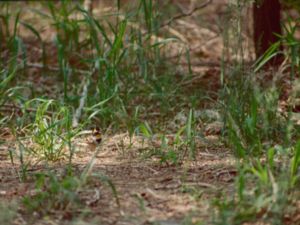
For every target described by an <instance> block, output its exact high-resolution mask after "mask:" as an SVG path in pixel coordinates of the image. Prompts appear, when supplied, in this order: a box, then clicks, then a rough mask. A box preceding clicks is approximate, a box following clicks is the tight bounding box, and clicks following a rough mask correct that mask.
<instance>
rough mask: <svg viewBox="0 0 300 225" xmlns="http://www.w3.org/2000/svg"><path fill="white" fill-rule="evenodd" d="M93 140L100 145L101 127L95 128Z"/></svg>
mask: <svg viewBox="0 0 300 225" xmlns="http://www.w3.org/2000/svg"><path fill="white" fill-rule="evenodd" d="M92 135H93V136H92V138H93V141H94V142H95V143H97V144H100V143H101V141H102V134H101V130H100V128H99V127H94V128H93V133H92Z"/></svg>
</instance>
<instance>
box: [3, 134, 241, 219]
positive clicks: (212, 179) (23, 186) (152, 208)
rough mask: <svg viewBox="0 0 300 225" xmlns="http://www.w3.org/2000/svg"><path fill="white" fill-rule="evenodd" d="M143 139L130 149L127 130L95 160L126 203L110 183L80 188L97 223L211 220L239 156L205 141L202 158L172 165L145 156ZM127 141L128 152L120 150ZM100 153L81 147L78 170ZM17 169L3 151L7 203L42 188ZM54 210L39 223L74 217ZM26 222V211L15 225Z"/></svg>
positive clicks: (34, 169)
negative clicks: (213, 205)
mask: <svg viewBox="0 0 300 225" xmlns="http://www.w3.org/2000/svg"><path fill="white" fill-rule="evenodd" d="M140 140H141V137H135V138H134V140H133V142H132V143H133V145H131V146H130V148H128V145H127V144H128V137H127V135H126V134H122V135H117V136H113V137H109V138H108V139H107V141H106V143H103V144H102V147H101V150H100V151H99V153H98V154H97V155H96V157H95V158H94V166H93V173H96V174H101V175H106V176H107V177H109V178H110V179H111V181H112V183H113V184H114V185H115V187H116V190H117V197H118V199H119V203H120V204H119V205H118V204H117V202H116V196H114V195H113V192H112V190H111V188H110V187H109V186H107V185H106V184H105V183H104V182H101V181H100V182H99V181H97V180H94V179H93V180H92V181H91V182H89V183H88V185H86V186H85V187H84V189H82V190H80V196H81V198H82V201H83V202H84V206H85V207H87V208H88V209H89V210H90V212H91V215H92V216H91V215H90V221H91V222H93V221H94V222H97V223H96V224H99V223H98V222H99V221H101V222H102V223H103V224H128V225H129V224H155V222H157V223H156V224H164V225H167V224H170V225H176V224H181V222H182V220H183V219H187V218H191V219H192V220H193V221H197V220H201V221H205V219H208V215H209V213H208V212H209V210H210V203H211V200H212V198H216V197H217V194H218V193H220V191H221V190H223V191H224V193H226V192H230V191H231V190H232V188H233V181H234V177H235V175H236V170H235V169H234V158H233V156H232V155H231V154H230V153H229V151H228V150H226V149H224V148H220V147H218V146H213V145H211V146H208V145H201V144H200V145H199V152H198V155H197V158H196V160H194V161H191V160H187V161H186V162H184V163H182V164H180V165H167V164H166V163H160V162H159V160H158V159H155V158H152V159H149V158H148V159H146V158H145V157H143V156H142V153H143V151H145V148H143V147H142V146H141V144H140V143H141V142H140ZM121 143H122V145H123V150H122V149H121V148H120V145H121ZM126 146H127V147H126ZM98 147H99V146H98ZM98 147H97V146H96V148H98ZM2 153H3V150H2ZM95 153H96V152H95V146H90V145H89V144H87V145H86V146H84V147H82V146H80V147H78V149H77V150H76V155H75V157H74V160H73V167H74V170H75V171H76V173H78V174H81V173H82V171H83V170H84V168H85V167H86V166H87V165H88V163H89V162H90V160H91V158H93V156H94V154H95ZM17 164H18V163H16V164H15V166H14V167H15V168H16V167H17ZM14 167H13V166H12V164H11V162H10V160H9V157H8V155H7V156H6V157H5V156H4V154H2V158H1V164H0V181H1V182H0V199H1V201H2V202H5V201H8V202H11V201H12V200H16V199H20V198H22V196H24V195H31V194H33V193H34V192H35V191H36V190H35V187H34V185H33V183H32V182H30V180H29V181H28V182H25V183H21V182H19V180H18V176H17V174H16V172H15V170H14ZM63 168H65V161H64V160H62V161H61V162H59V163H54V164H52V165H48V166H47V170H50V171H54V172H55V174H62V173H63ZM42 171H45V165H44V166H43V165H37V166H35V167H32V168H31V169H30V171H29V173H33V172H42ZM78 210H79V211H80V210H81V209H78ZM53 213H54V215H53V216H52V217H51V218H48V219H46V220H45V218H43V219H37V220H36V221H35V223H34V224H62V219H63V220H66V221H68V220H70V219H72V217H73V216H74V215H72V214H71V213H70V212H69V211H68V210H65V211H62V212H61V211H60V212H53ZM27 216H29V215H27ZM87 218H89V216H88V217H87ZM48 220H49V221H48ZM85 220H86V218H85ZM25 221H28V220H26V215H21V214H19V215H18V219H17V220H16V221H15V224H28V223H26V222H25ZM65 223H66V222H65ZM83 224H84V223H83ZM92 224H93V223H92Z"/></svg>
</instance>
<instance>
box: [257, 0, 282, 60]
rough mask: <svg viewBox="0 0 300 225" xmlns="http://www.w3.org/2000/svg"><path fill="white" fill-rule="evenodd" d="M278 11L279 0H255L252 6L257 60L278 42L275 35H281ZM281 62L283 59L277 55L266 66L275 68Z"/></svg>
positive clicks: (279, 7) (279, 8) (279, 6)
mask: <svg viewBox="0 0 300 225" xmlns="http://www.w3.org/2000/svg"><path fill="white" fill-rule="evenodd" d="M280 10H281V5H280V3H279V0H256V2H255V3H254V5H253V18H254V45H255V53H256V57H257V58H259V57H260V56H262V55H263V54H264V53H265V52H266V50H268V48H269V47H270V46H271V45H272V44H274V43H275V42H277V41H278V40H279V38H278V37H277V36H276V35H275V34H279V35H281V25H280ZM280 49H282V46H280ZM282 61H283V57H282V56H281V55H277V56H276V57H273V58H272V59H271V60H270V61H269V62H268V65H269V66H276V65H279V64H281V63H282Z"/></svg>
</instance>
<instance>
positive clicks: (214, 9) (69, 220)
mask: <svg viewBox="0 0 300 225" xmlns="http://www.w3.org/2000/svg"><path fill="white" fill-rule="evenodd" d="M172 2H173V1H172ZM178 2H179V3H178V7H179V8H181V9H182V10H183V11H188V10H187V9H192V8H193V7H194V5H193V4H192V3H190V1H178ZM191 2H196V1H191ZM21 4H22V3H21ZM226 4H227V1H225V0H224V1H221V0H219V1H218V2H217V3H213V4H210V5H208V6H207V7H206V8H205V9H203V10H199V11H197V12H195V13H193V14H191V15H189V16H185V17H184V18H182V19H177V20H176V21H175V20H174V22H173V23H172V26H169V27H165V28H164V29H165V30H166V32H168V34H170V36H174V37H176V38H177V39H178V40H180V41H179V42H175V43H170V44H168V45H166V46H167V47H164V48H162V49H161V50H162V52H164V54H165V55H164V56H165V57H166V58H168V59H169V61H168V63H169V65H176V70H177V71H176V73H177V74H176V75H178V74H179V76H184V74H187V73H189V70H191V71H190V72H191V74H192V76H191V79H187V80H185V81H184V82H183V83H182V86H181V88H182V90H183V92H185V93H184V94H186V95H187V96H188V95H189V94H190V93H191V92H193V91H197V90H200V91H201V92H203V93H205V96H206V97H207V99H211V100H212V102H217V98H218V92H219V90H220V86H221V84H220V82H221V81H220V80H221V78H220V74H221V70H222V67H221V63H220V62H221V57H222V54H224V52H223V50H224V37H223V36H222V35H223V33H222V32H223V29H226V28H224V27H222V22H223V21H222V20H223V19H224V17H225V16H226ZM21 6H22V5H21ZM33 7H34V6H33ZM36 7H37V6H36ZM94 7H95V9H94V14H95V15H98V14H100V13H109V12H110V11H111V10H112V9H111V7H110V4H109V3H108V4H107V5H105V4H104V6H103V7H99V6H98V7H96V6H94ZM25 8H26V7H25ZM29 8H30V7H29ZM35 9H37V8H35ZM25 11H26V10H25ZM26 12H27V13H24V14H23V15H22V16H21V18H22V21H26V22H32V21H35V16H34V15H33V14H34V13H33V12H34V11H30V10H28V11H26ZM246 13H250V12H249V11H247V12H246ZM199 18H201V20H202V21H200V22H199ZM222 18H223V19H222ZM47 23H49V21H48V22H47V21H43V20H40V21H38V22H36V23H35V24H34V26H35V29H37V30H39V31H40V36H41V38H42V39H43V41H44V42H45V43H47V44H46V45H45V49H46V52H47V64H48V66H49V68H48V69H49V70H50V72H49V73H48V74H47V75H49V74H50V76H41V74H42V73H43V70H42V68H41V49H40V45H39V44H37V42H36V37H35V35H33V34H32V32H30V31H29V30H28V29H26V27H20V34H21V36H22V38H23V39H24V46H25V48H26V49H27V63H28V68H26V69H27V72H26V75H27V76H26V77H22V76H20V79H19V81H20V83H21V84H22V82H23V83H24V84H25V83H30V85H31V88H32V90H34V91H35V92H36V93H37V94H36V95H38V94H39V93H41V96H47V98H53V99H55V98H57V96H59V95H60V96H61V95H62V87H63V84H62V82H58V80H57V78H55V77H53V76H51V75H52V74H54V73H58V71H57V68H58V62H57V54H58V50H57V49H56V48H55V46H54V44H53V42H52V40H53V35H54V34H56V30H55V29H54V28H53V27H52V26H50V25H49V24H47ZM128 24H129V25H128V26H132V27H134V26H135V24H133V23H132V24H130V23H129V22H128ZM250 24H251V21H246V24H245V27H247V26H250ZM27 28H28V27H27ZM248 28H249V27H248ZM249 29H250V28H249ZM245 30H247V28H246V29H245ZM248 35H249V33H246V34H243V37H244V41H243V45H244V48H245V52H244V54H245V58H247V60H249V62H250V61H252V60H253V55H254V54H253V47H252V44H251V40H250V39H249V37H248ZM158 38H160V37H158ZM184 48H187V49H189V50H190V51H189V53H190V57H189V59H187V58H185V57H182V58H180V60H178V54H182V51H181V50H182V49H184ZM6 53H7V52H6V51H2V56H1V57H3V55H4V58H5V55H6ZM225 54H228V55H230V54H231V52H230V51H228V52H225ZM72 57H74V62H73V61H72V60H73V58H72ZM227 59H230V57H228V58H227ZM233 60H235V59H233ZM129 61H130V60H129ZM76 63H77V61H76V54H75V53H74V55H71V56H70V64H71V65H72V66H74V67H76ZM78 64H79V69H82V68H80V63H78ZM226 66H229V65H225V67H226ZM83 69H84V68H83ZM223 69H224V68H223ZM174 77H175V75H174ZM174 80H175V79H174ZM200 91H199V92H200ZM146 94H147V93H146ZM184 97H186V96H184ZM199 102H200V101H199ZM133 103H139V104H141V105H143V104H144V105H146V108H147V107H148V108H147V110H148V111H149V114H151V115H152V117H150V118H149V117H147V116H148V115H145V116H144V115H142V117H143V116H144V118H146V117H147V122H148V123H149V124H150V125H151V126H153V127H154V126H161V127H162V129H161V130H164V131H165V130H167V132H166V134H165V136H164V138H165V139H163V138H162V136H161V135H160V134H158V133H157V134H156V133H154V134H152V135H151V137H145V136H143V135H136V134H135V135H130V134H129V132H126V131H124V130H125V129H124V126H123V127H122V126H120V127H122V128H123V129H120V131H118V132H115V131H114V132H110V130H109V128H108V129H107V130H105V131H103V132H104V133H102V142H101V143H95V142H94V141H90V140H91V139H93V138H94V137H93V134H91V132H90V130H88V132H87V133H89V134H88V135H86V136H85V137H77V138H74V139H73V140H72V143H71V145H72V147H73V148H74V155H73V156H72V161H71V162H72V163H71V165H72V166H71V167H72V177H74V180H72V179H73V178H72V179H71V180H67V178H66V177H68V176H67V173H68V172H67V168H66V165H68V164H69V162H70V161H69V158H68V151H69V150H68V149H67V148H66V149H64V151H65V152H63V154H62V157H60V158H59V160H56V161H55V162H49V161H47V160H44V159H40V158H38V157H36V155H26V156H25V155H22V154H23V153H22V148H23V147H24V148H30V147H31V145H33V143H32V142H31V141H32V139H30V138H29V141H28V140H25V141H24V142H23V141H22V135H23V133H22V131H21V133H20V136H19V137H20V139H18V138H16V134H14V133H13V129H11V127H10V126H11V124H9V125H7V126H6V127H3V126H2V127H0V141H2V142H3V143H1V146H0V219H1V218H2V221H3V224H4V223H7V224H14V225H19V224H33V225H34V224H36V225H38V224H45V225H46V224H49V225H50V224H74V225H75V224H78V225H79V224H82V225H83V224H109V225H113V224H116V225H122V224H124V225H142V224H143V225H151V224H152V225H179V224H186V225H191V224H209V223H210V222H211V219H212V217H213V215H214V213H216V212H215V209H214V207H212V205H213V204H214V202H216V201H218V199H223V198H224V196H225V198H226V196H227V195H228V196H229V195H231V196H232V195H233V193H234V191H235V190H234V189H235V178H236V176H237V174H238V172H237V167H236V164H237V161H238V160H237V158H236V157H234V153H233V151H232V149H229V148H228V147H227V146H226V145H225V142H224V140H223V137H222V135H221V129H222V126H223V123H222V122H223V121H221V120H220V115H219V112H218V109H216V108H217V106H216V105H214V104H212V103H211V102H209V101H203V102H201V103H199V105H197V106H200V107H199V108H197V110H196V112H199V113H198V114H199V115H200V114H201V113H202V114H203V113H204V112H205V113H206V114H210V115H208V117H209V119H208V122H203V120H201V119H200V118H199V116H198V117H197V116H195V120H196V121H197V123H198V124H197V125H196V126H197V128H199V130H201V132H202V133H203V135H204V136H203V137H198V136H197V137H195V139H194V140H195V155H194V157H190V154H191V152H190V151H189V150H187V149H185V148H187V147H182V146H181V147H182V148H181V149H180V151H181V152H180V153H178V155H176V156H174V155H167V153H166V152H165V151H164V150H165V149H163V148H166V149H168V150H170V149H172V147H174V146H175V147H176V144H174V143H175V142H176V141H175V139H176V138H177V137H178V134H177V132H178V129H180V128H181V127H183V126H184V125H185V124H186V123H187V120H188V118H187V116H186V114H188V113H187V112H188V110H189V108H190V105H191V104H190V103H187V102H183V103H182V106H183V107H182V108H181V105H179V110H178V108H176V106H174V111H173V112H172V110H170V112H169V113H170V114H169V115H165V116H164V118H161V117H160V118H159V119H157V118H156V115H160V111H159V107H158V105H159V104H156V102H154V103H153V102H152V104H149V102H143V98H140V99H139V98H137V100H136V102H133ZM7 106H8V107H10V106H11V107H12V108H10V109H9V108H7V107H6V108H5V109H3V110H7V111H14V115H17V116H18V114H22V113H21V112H19V111H21V109H20V108H18V107H17V106H16V105H14V104H8V105H7ZM14 107H16V108H14ZM172 107H173V106H172ZM175 109H176V110H177V111H175ZM30 110H31V109H30ZM32 111H33V112H36V110H35V109H32ZM8 114H9V113H8ZM196 114H197V113H196ZM166 116H167V117H168V118H165V117H166ZM210 116H211V117H210ZM158 117H159V116H158ZM176 119H178V120H179V122H178V121H175V120H176ZM16 120H17V119H16ZM180 120H183V121H180ZM96 122H98V121H96ZM202 122H203V124H201V123H202ZM178 123H179V124H178ZM174 124H175V125H174ZM26 129H27V128H26V127H25V128H24V130H25V133H26ZM87 129H89V127H87ZM157 130H160V129H157ZM179 136H180V135H179ZM3 140H4V141H3ZM165 140H167V142H166V143H164V141H165ZM162 149H163V150H162ZM167 152H169V153H170V152H171V153H172V151H167ZM64 153H65V154H64ZM23 157H24V158H23ZM180 157H181V158H180ZM192 158H193V159H192ZM24 162H26V163H25V164H24ZM22 171H26V172H25V174H22ZM41 174H48V175H47V176H49V177H48V178H49V179H50V178H51V176H52V175H49V174H53V176H55V177H56V178H57V179H61V180H60V181H61V182H62V185H66V186H63V188H65V189H63V190H67V189H68V185H69V183H68V182H70V183H71V185H72V182H74V183H76V182H78V180H76V179H77V178H78V179H79V180H80V182H81V181H82V180H84V179H85V178H86V177H85V175H88V176H89V178H87V180H86V181H85V182H84V184H81V183H80V184H79V185H78V183H77V186H76V188H75V189H72V188H71V190H72V191H71V192H70V193H69V192H68V193H65V194H66V196H68V195H69V194H70V195H71V197H70V196H69V198H68V200H67V201H66V202H64V199H61V198H63V197H64V196H65V195H63V196H61V195H60V194H57V193H56V192H55V188H56V187H53V189H51V188H52V186H51V185H52V183H55V182H56V181H53V180H51V179H50V181H51V182H52V183H51V182H50V181H49V180H48V178H47V179H46V183H44V186H43V188H49V189H47V191H48V192H49V190H50V192H51V191H52V194H53V196H50V197H49V196H48V197H49V198H47V201H45V202H38V201H39V200H38V199H35V200H33V198H32V199H31V200H30V201H32V203H33V204H40V205H38V206H39V207H38V208H39V210H35V211H38V212H35V211H34V212H28V211H27V210H26V209H25V207H24V204H19V203H20V201H22V199H23V198H24V196H27V197H28V196H29V197H33V196H35V195H36V194H37V193H38V192H39V191H40V189H39V188H40V186H38V185H39V182H44V180H38V179H39V178H40V177H41ZM23 175H24V176H26V179H24V180H22V179H21V177H22V178H24V176H23ZM56 178H55V179H56ZM47 182H49V184H47ZM64 182H65V183H64ZM55 184H56V183H55ZM57 185H60V184H57ZM45 191H46V190H45ZM72 194H75V195H76V196H79V202H80V203H78V204H73V200H72V201H71V200H70V198H71V199H72ZM76 196H75V197H74V198H76ZM35 201H36V202H35ZM70 202H72V204H71V203H70ZM74 202H76V201H74ZM6 203H10V206H9V207H12V208H13V209H12V210H11V212H12V215H9V214H5V213H7V211H5V210H4V209H7V208H8V206H7V205H6ZM48 206H50V207H52V208H50V209H49V208H47V207H48ZM46 208H47V210H46ZM44 209H45V212H47V213H46V214H43V213H44V211H43V210H44ZM1 211H3V213H2V212H1ZM299 215H300V214H299ZM10 218H14V220H13V222H11V221H10ZM298 219H299V216H298V218H297V217H295V218H294V219H293V221H292V222H291V223H290V224H293V222H297V221H299V220H300V219H299V220H298ZM7 221H10V222H7ZM0 223H1V220H0ZM245 224H246V223H245ZM248 224H258V223H248ZM261 224H263V223H261ZM294 224H296V223H294Z"/></svg>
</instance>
